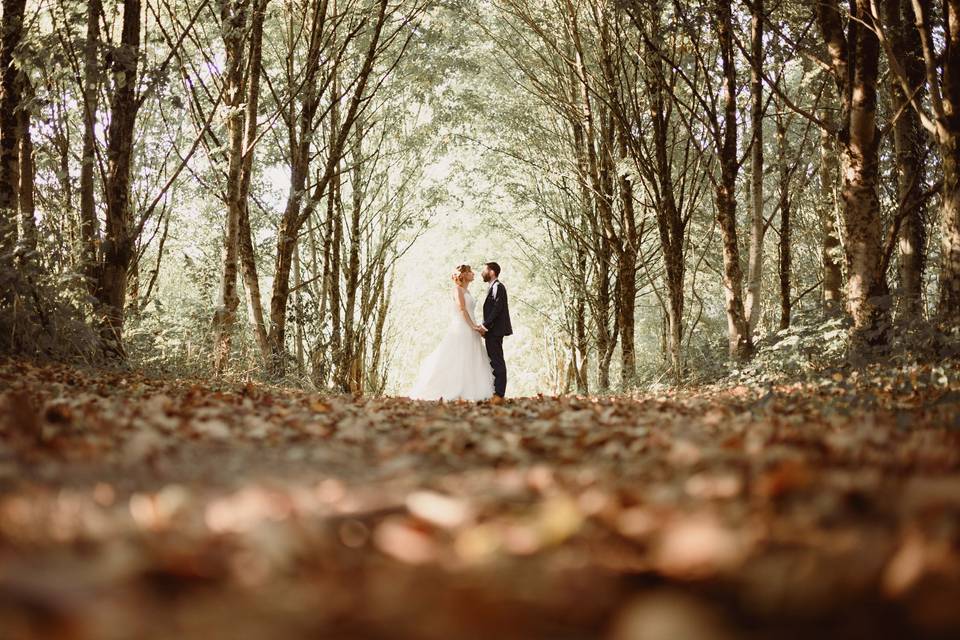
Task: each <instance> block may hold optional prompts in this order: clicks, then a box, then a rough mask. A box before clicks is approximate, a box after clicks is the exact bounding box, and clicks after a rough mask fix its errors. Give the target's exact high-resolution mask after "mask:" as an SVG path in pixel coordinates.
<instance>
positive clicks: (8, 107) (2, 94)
mask: <svg viewBox="0 0 960 640" xmlns="http://www.w3.org/2000/svg"><path fill="white" fill-rule="evenodd" d="M25 6H26V0H3V18H2V22H0V31H2V32H0V254H4V255H5V254H12V252H13V250H14V248H15V247H16V244H17V218H18V216H19V211H20V197H19V196H20V123H19V112H20V109H21V106H22V105H21V102H22V97H21V83H20V79H19V76H20V70H19V69H18V67H17V65H16V64H14V53H15V52H16V50H17V48H18V47H19V46H20V41H21V39H22V38H23V12H24V7H25Z"/></svg>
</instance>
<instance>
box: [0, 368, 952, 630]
mask: <svg viewBox="0 0 960 640" xmlns="http://www.w3.org/2000/svg"><path fill="white" fill-rule="evenodd" d="M957 602H960V386H958V384H957V378H956V370H955V369H953V368H951V367H950V366H946V365H944V366H940V367H937V368H935V369H930V368H923V367H916V368H911V369H900V370H897V371H884V370H882V369H877V370H867V369H864V370H858V371H856V372H853V373H848V372H843V373H836V374H825V375H824V376H823V379H822V380H819V381H814V382H808V383H804V384H796V385H782V386H766V387H752V386H748V385H743V386H738V387H729V386H728V387H723V388H721V387H717V388H703V389H699V390H692V391H679V392H664V393H663V394H662V395H659V396H644V397H637V398H576V397H568V398H525V399H516V400H513V401H511V402H510V403H509V404H507V405H505V406H502V407H491V406H488V405H475V404H462V403H447V404H431V403H415V402H411V401H408V400H404V399H354V398H346V397H329V396H320V395H315V394H309V393H305V392H301V391H293V390H289V389H280V388H272V387H266V386H261V385H254V384H247V385H226V384H216V383H211V382H209V381H188V380H156V379H149V378H145V377H143V376H140V375H137V374H132V373H129V374H118V373H97V372H92V371H86V370H82V369H77V368H70V367H65V366H54V365H44V366H41V365H36V364H31V363H28V362H24V361H10V360H8V361H3V362H0V630H2V631H0V637H2V638H4V639H6V638H78V639H86V638H171V637H178V638H195V637H197V638H199V637H204V638H291V637H310V638H313V637H324V638H366V637H372V638H387V637H389V638H438V639H439V638H534V637H550V638H594V637H600V638H611V639H614V640H623V639H633V638H638V639H640V638H651V639H656V638H688V639H691V640H697V639H704V640H706V639H713V638H734V637H748V638H767V637H798V638H799V637H811V635H816V636H817V637H852V636H866V635H871V636H872V637H907V636H910V637H949V636H951V635H952V634H954V633H957V632H958V631H960V608H958V607H957V606H956V603H957Z"/></svg>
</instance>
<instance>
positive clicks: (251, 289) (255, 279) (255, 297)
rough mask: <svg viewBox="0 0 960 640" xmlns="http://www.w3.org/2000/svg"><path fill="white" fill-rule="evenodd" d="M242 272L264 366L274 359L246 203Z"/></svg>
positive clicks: (242, 213)
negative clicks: (265, 318)
mask: <svg viewBox="0 0 960 640" xmlns="http://www.w3.org/2000/svg"><path fill="white" fill-rule="evenodd" d="M239 242H240V245H239V250H240V270H241V273H242V274H243V286H244V287H245V288H246V289H247V297H248V298H249V299H250V318H251V319H252V320H253V335H254V338H255V339H256V341H257V347H258V348H259V349H260V357H261V358H263V362H264V364H268V365H269V363H270V361H271V359H272V355H271V351H270V341H269V339H268V337H267V326H266V323H265V322H264V318H263V298H262V297H261V294H260V276H259V275H258V274H257V253H256V250H255V249H254V248H253V235H252V232H251V230H250V203H249V201H248V202H246V203H244V206H243V207H242V208H241V209H240V238H239Z"/></svg>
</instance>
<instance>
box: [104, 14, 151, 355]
mask: <svg viewBox="0 0 960 640" xmlns="http://www.w3.org/2000/svg"><path fill="white" fill-rule="evenodd" d="M140 9H141V4H140V0H125V1H124V4H123V30H122V33H121V36H120V40H121V42H120V46H119V47H118V48H115V49H114V50H113V52H112V60H113V67H112V71H113V78H114V93H113V97H112V99H111V104H110V127H109V129H108V131H107V176H106V181H105V185H104V196H105V200H106V224H105V228H104V238H103V251H102V259H101V263H100V265H99V269H98V272H99V278H98V281H97V301H98V303H99V305H100V311H101V313H102V314H103V317H102V319H101V321H102V325H101V339H102V340H103V342H104V347H105V348H106V349H107V351H108V353H111V354H115V355H118V356H121V357H122V356H123V355H124V351H123V316H124V306H125V303H126V295H127V275H128V269H129V267H130V261H131V260H132V259H133V254H134V239H133V237H132V228H131V227H132V223H133V222H132V219H133V214H132V212H131V210H130V206H131V204H130V171H131V160H132V154H133V138H134V136H133V132H134V127H135V126H136V121H137V111H138V105H137V102H138V95H137V82H138V70H139V61H140V26H141V11H140Z"/></svg>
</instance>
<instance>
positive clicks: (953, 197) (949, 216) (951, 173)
mask: <svg viewBox="0 0 960 640" xmlns="http://www.w3.org/2000/svg"><path fill="white" fill-rule="evenodd" d="M916 5H917V2H916V1H915V3H914V7H916ZM944 13H945V16H944V22H945V24H946V38H945V40H946V50H945V51H944V56H943V59H944V64H943V118H942V121H943V123H944V126H943V127H942V135H941V136H940V137H941V143H940V146H941V150H942V151H941V153H942V156H943V194H942V205H941V210H940V243H941V246H940V260H941V263H940V301H939V308H938V314H939V316H940V319H941V321H942V322H943V323H944V324H946V325H948V326H952V327H956V326H958V325H960V0H946V2H944Z"/></svg>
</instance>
